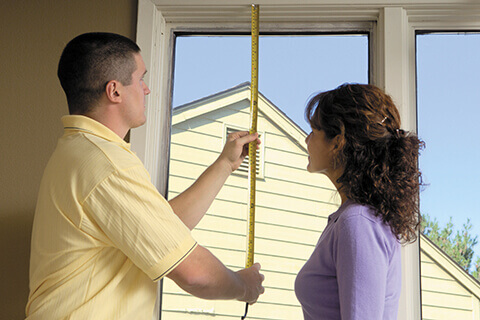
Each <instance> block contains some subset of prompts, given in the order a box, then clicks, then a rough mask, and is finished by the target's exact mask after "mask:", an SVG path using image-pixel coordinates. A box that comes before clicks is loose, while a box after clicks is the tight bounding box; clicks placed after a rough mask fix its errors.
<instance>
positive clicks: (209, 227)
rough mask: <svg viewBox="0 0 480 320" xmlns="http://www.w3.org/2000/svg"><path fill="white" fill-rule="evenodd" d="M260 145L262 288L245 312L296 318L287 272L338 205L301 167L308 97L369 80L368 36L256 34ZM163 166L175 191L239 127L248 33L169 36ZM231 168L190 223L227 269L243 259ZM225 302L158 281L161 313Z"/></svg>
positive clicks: (244, 119)
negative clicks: (166, 159)
mask: <svg viewBox="0 0 480 320" xmlns="http://www.w3.org/2000/svg"><path fill="white" fill-rule="evenodd" d="M259 55H260V60H259V103H258V106H259V121H258V131H259V132H260V133H261V139H262V144H261V149H260V152H259V153H258V154H257V155H258V157H259V158H258V160H259V164H260V166H259V171H258V174H259V177H260V179H257V186H256V188H257V194H256V227H255V228H256V233H255V235H256V237H255V238H256V240H255V260H256V261H259V262H261V264H262V272H263V273H264V274H265V277H266V280H265V282H264V285H265V287H266V293H265V294H264V295H262V296H261V297H260V299H259V301H258V303H257V304H255V305H254V306H252V307H251V308H250V310H249V318H252V319H301V318H302V317H303V315H302V311H301V307H300V305H299V303H298V300H297V298H296V296H295V293H294V291H293V284H294V280H295V276H296V274H297V273H298V271H299V270H300V268H301V267H302V266H303V264H304V263H305V261H306V260H307V259H308V258H309V256H310V254H311V253H312V251H313V249H314V246H315V244H316V242H317V240H318V238H319V236H320V234H321V232H322V230H323V228H324V227H325V226H326V223H327V217H328V215H329V214H331V213H332V212H334V211H335V210H336V208H337V207H338V205H339V202H340V198H339V197H338V196H337V195H336V192H335V190H334V187H333V185H332V184H331V183H330V181H328V179H327V178H326V177H325V176H323V175H315V174H310V173H308V172H307V171H306V165H307V163H308V159H307V158H308V155H307V151H306V144H305V138H306V136H307V134H308V132H309V131H310V128H309V126H308V124H307V123H306V122H305V120H304V109H305V106H306V103H307V101H308V98H309V97H310V96H311V95H312V94H313V93H316V92H319V91H324V90H329V89H333V88H335V87H337V86H338V85H340V84H342V83H345V82H356V83H368V82H369V61H370V60H369V36H368V34H366V33H358V34H327V35H269V36H261V37H260V49H259ZM173 75H174V77H173V78H174V83H173V99H172V100H173V108H172V124H171V146H170V165H169V182H168V194H167V196H168V197H169V198H172V197H174V196H175V195H177V194H178V193H179V192H181V191H183V190H185V189H186V188H187V187H188V186H189V185H190V184H191V183H193V181H194V180H195V179H196V178H197V177H198V176H199V175H200V174H201V173H202V172H203V171H204V170H205V169H206V168H207V166H208V165H210V164H211V163H212V162H213V161H214V160H215V159H216V157H218V155H219V154H220V152H221V150H222V148H223V144H224V142H225V135H226V134H227V133H228V132H230V131H232V130H239V129H245V128H248V126H249V119H250V114H249V107H250V101H249V99H250V83H249V81H250V37H249V36H239V35H236V36H228V35H222V36H220V35H210V36H207V35H184V36H178V37H177V38H176V47H175V70H174V72H173ZM245 170H248V165H246V166H245V165H244V166H242V167H241V168H240V169H239V174H232V175H231V176H230V177H229V178H228V180H227V182H226V183H225V186H224V187H223V188H222V190H221V191H220V193H219V195H218V196H217V198H216V200H215V201H214V203H213V204H212V206H211V207H210V209H209V210H208V212H207V214H206V216H205V217H204V219H203V220H202V221H201V222H200V223H199V225H198V226H197V227H196V228H195V229H194V230H193V231H192V234H193V236H194V237H195V238H196V239H197V240H198V241H199V243H201V244H202V245H204V246H205V247H207V248H208V249H209V250H210V251H212V252H213V253H214V254H215V255H216V256H217V257H218V258H219V259H220V260H221V261H222V262H224V263H225V264H226V265H227V267H229V268H231V269H233V270H239V269H241V268H243V267H244V264H245V256H246V232H247V216H248V203H249V198H248V179H247V176H246V175H245V174H244V173H242V171H245ZM244 307H245V306H244V304H242V303H238V302H235V301H207V300H201V299H197V298H194V297H192V296H190V295H188V294H187V293H185V292H183V291H182V290H181V289H180V288H178V286H176V285H175V284H174V283H173V282H172V281H170V280H169V279H165V280H164V286H163V295H162V315H161V319H162V320H169V319H210V318H211V319H233V318H239V317H240V316H241V315H242V314H243V312H244Z"/></svg>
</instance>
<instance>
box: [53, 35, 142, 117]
mask: <svg viewBox="0 0 480 320" xmlns="http://www.w3.org/2000/svg"><path fill="white" fill-rule="evenodd" d="M139 52H140V48H139V47H138V46H137V44H136V43H135V42H133V41H132V40H130V39H128V38H126V37H124V36H121V35H118V34H114V33H102V32H94V33H85V34H82V35H79V36H77V37H76V38H74V39H73V40H71V41H70V42H69V43H68V44H67V46H66V47H65V49H64V50H63V53H62V56H61V57H60V62H59V64H58V72H57V75H58V78H59V79H60V83H61V85H62V88H63V91H65V94H66V96H67V102H68V109H69V112H70V114H86V113H87V112H88V111H90V110H91V109H92V107H93V106H94V105H95V104H96V103H97V102H98V100H99V99H100V97H101V95H102V93H103V92H104V90H105V87H106V85H107V83H108V82H109V81H111V80H117V81H119V82H120V83H122V84H123V85H129V84H131V81H132V73H133V72H134V71H135V70H136V67H137V66H136V63H135V57H134V54H135V53H139Z"/></svg>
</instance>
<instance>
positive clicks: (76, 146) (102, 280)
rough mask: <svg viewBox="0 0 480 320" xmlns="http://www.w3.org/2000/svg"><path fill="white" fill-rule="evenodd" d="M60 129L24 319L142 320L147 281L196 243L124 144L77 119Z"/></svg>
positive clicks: (147, 315) (149, 290)
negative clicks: (62, 130) (63, 132)
mask: <svg viewBox="0 0 480 320" xmlns="http://www.w3.org/2000/svg"><path fill="white" fill-rule="evenodd" d="M62 121H63V124H64V127H65V134H64V135H63V137H61V138H60V139H59V142H58V145H57V147H56V149H55V151H54V153H53V155H52V157H51V158H50V161H49V162H48V165H47V167H46V169H45V172H44V176H43V178H42V182H41V186H40V191H39V196H38V202H37V207H36V212H35V219H34V224H33V232H32V250H31V258H30V295H29V299H28V304H27V307H26V313H27V319H29V320H30V319H48V320H54V319H64V318H67V319H82V320H85V319H95V320H100V319H128V320H130V319H148V320H150V319H151V318H152V314H153V309H154V305H155V298H156V294H157V291H156V288H157V286H156V283H155V282H154V281H156V280H159V279H160V278H162V277H163V276H165V275H166V274H168V272H170V271H171V270H172V269H173V268H175V266H176V265H177V264H178V263H180V262H181V261H182V260H183V259H184V258H185V257H186V256H187V255H188V254H189V253H190V252H192V250H193V249H194V248H195V246H196V242H195V240H194V239H193V238H192V236H191V235H190V230H189V229H188V228H187V227H186V226H185V225H184V224H183V223H182V221H181V220H180V219H179V218H178V217H177V216H176V215H175V214H174V212H173V211H172V209H171V207H170V205H169V204H168V202H167V201H166V200H165V199H164V198H163V197H162V196H161V195H160V194H159V193H158V191H157V190H156V188H155V187H154V186H153V185H152V183H151V182H150V177H149V174H148V173H147V171H146V170H145V168H144V166H143V164H142V163H141V161H140V160H139V159H138V158H137V157H136V156H135V154H134V153H133V152H132V151H130V146H129V145H128V144H127V143H126V142H124V141H123V140H122V139H121V138H120V137H119V136H117V135H116V134H115V133H114V132H113V131H111V130H110V129H108V128H107V127H105V126H103V125H102V124H100V123H99V122H96V121H94V120H92V119H90V118H87V117H84V116H65V117H63V118H62Z"/></svg>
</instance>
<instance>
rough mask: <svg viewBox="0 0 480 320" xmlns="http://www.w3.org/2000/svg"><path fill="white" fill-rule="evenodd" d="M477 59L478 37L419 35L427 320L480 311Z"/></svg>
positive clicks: (422, 244)
mask: <svg viewBox="0 0 480 320" xmlns="http://www.w3.org/2000/svg"><path fill="white" fill-rule="evenodd" d="M479 55H480V35H479V34H473V33H470V34H457V33H455V34H453V33H450V34H448V33H447V34H423V35H418V36H417V86H418V89H417V92H418V133H419V136H420V137H421V138H422V139H423V140H424V141H425V142H426V149H425V150H424V151H423V152H422V155H421V157H420V169H421V170H422V172H423V177H424V182H425V183H426V184H427V186H426V187H425V190H424V191H423V192H422V193H421V194H420V207H421V212H422V215H423V218H424V223H423V227H422V234H423V235H425V236H426V237H424V236H422V238H421V242H420V248H421V272H422V274H421V284H422V305H423V306H422V312H423V317H424V319H471V318H473V317H474V315H475V314H478V312H479V311H480V307H479V295H478V293H479V292H480V291H479V290H480V283H479V282H478V267H477V266H478V263H479V261H478V257H479V254H478V253H479V252H480V248H479V246H478V245H475V244H476V242H477V240H478V235H479V234H480V218H479V215H478V206H477V205H475V199H477V197H478V183H479V181H480V169H479V166H478V163H479V161H480V148H479V141H480V132H479V130H478V117H479V116H480V108H479V101H480V90H479V89H478V83H479V81H480V60H479V58H478V57H479ZM459 266H460V268H459Z"/></svg>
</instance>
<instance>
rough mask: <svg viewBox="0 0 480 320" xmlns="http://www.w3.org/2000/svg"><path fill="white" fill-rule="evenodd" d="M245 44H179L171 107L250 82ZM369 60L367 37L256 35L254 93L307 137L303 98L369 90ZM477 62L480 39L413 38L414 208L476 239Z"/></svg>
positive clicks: (244, 39)
mask: <svg viewBox="0 0 480 320" xmlns="http://www.w3.org/2000/svg"><path fill="white" fill-rule="evenodd" d="M250 41H251V40H250V37H249V36H228V37H226V36H223V37H219V36H216V37H215V36H210V37H207V36H190V37H179V38H177V44H176V60H175V72H174V92H173V107H176V106H179V105H182V104H185V103H188V102H191V101H193V100H196V99H200V98H202V97H205V96H208V95H211V94H214V93H217V92H219V91H223V90H226V89H229V88H232V87H234V86H236V85H238V84H240V83H243V82H245V81H250V72H251V71H250V68H251V67H250V59H251V54H250V50H251V48H250V46H251V42H250ZM368 54H369V52H368V37H367V36H366V35H337V36H332V35H329V36H325V35H324V36H261V37H260V40H259V88H258V89H259V91H260V92H261V93H262V94H263V95H264V96H266V97H267V98H268V99H269V100H270V101H272V102H273V103H274V104H275V105H276V106H277V107H278V108H280V109H281V110H282V111H283V112H285V113H286V114H287V115H288V116H289V117H290V118H291V119H292V120H293V121H294V122H295V123H297V124H298V125H299V126H300V127H301V128H302V129H303V130H304V131H305V132H307V133H308V132H309V131H310V128H309V126H308V125H307V123H306V122H305V119H304V110H305V106H306V103H307V101H308V98H309V97H311V95H312V94H314V93H317V92H320V91H325V90H330V89H333V88H335V87H337V86H338V85H340V84H342V83H345V82H356V83H368ZM479 57H480V35H479V34H469V35H465V34H448V35H446V34H443V35H442V34H426V35H419V36H417V95H418V96H417V99H418V103H417V109H418V110H417V111H418V135H419V137H420V138H421V139H423V140H424V141H425V142H426V148H425V150H424V151H423V152H422V155H421V157H420V169H421V170H422V172H423V177H424V181H425V182H426V183H427V184H428V186H426V188H425V189H424V191H423V192H422V193H421V198H420V208H421V211H422V213H427V214H429V215H430V217H435V218H436V219H437V220H438V221H439V223H440V225H441V226H443V225H445V224H446V223H447V222H448V220H449V218H450V217H452V218H453V223H454V226H455V230H459V229H460V228H461V226H462V224H464V223H466V222H467V219H470V221H471V223H472V224H473V230H472V233H473V234H474V235H480V212H479V211H480V209H478V207H479V206H478V205H475V201H476V199H477V198H476V197H477V196H478V191H479V188H478V184H479V183H480V169H479V163H480V148H479V147H480V143H479V141H480V131H479V129H478V120H479V118H480V103H479V101H480V89H479V88H478V84H479V83H480V59H479ZM247 125H248V124H247ZM479 242H480V236H479ZM476 251H477V252H480V243H479V244H478V245H477V246H476Z"/></svg>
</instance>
